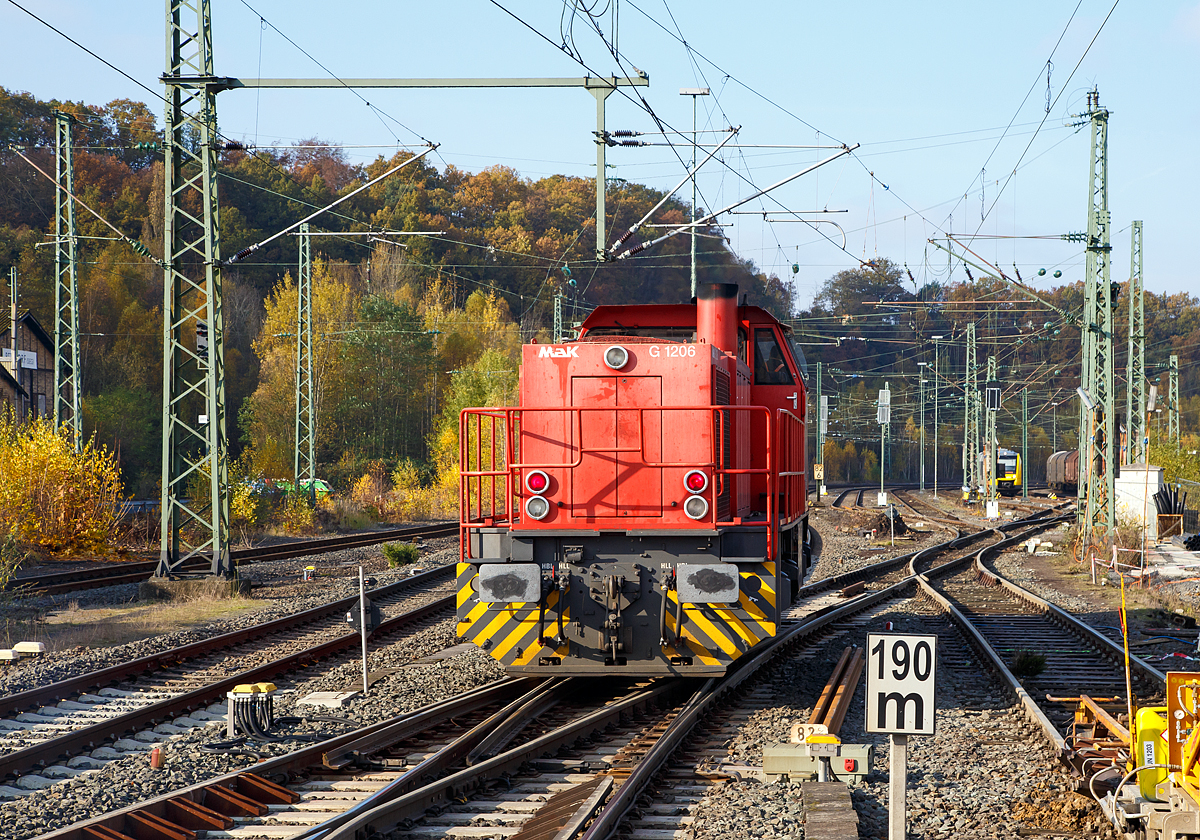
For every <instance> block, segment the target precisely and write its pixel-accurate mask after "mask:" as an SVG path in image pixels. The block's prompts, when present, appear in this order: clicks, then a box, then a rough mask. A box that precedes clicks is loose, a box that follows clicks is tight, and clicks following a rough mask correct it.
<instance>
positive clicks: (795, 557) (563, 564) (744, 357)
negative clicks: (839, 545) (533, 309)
mask: <svg viewBox="0 0 1200 840" xmlns="http://www.w3.org/2000/svg"><path fill="white" fill-rule="evenodd" d="M736 295H737V287H736V285H733V284H710V285H706V286H701V287H700V289H699V292H698V296H697V300H696V302H695V304H694V305H691V306H688V305H644V306H608V307H600V308H598V309H597V310H595V311H594V312H593V313H592V314H591V315H590V316H589V317H588V319H587V320H586V321H585V322H584V324H583V327H582V329H581V332H580V336H579V338H578V339H577V340H576V341H573V342H567V343H564V344H557V345H537V344H531V345H527V346H526V347H524V348H523V357H522V366H521V373H520V387H519V394H520V396H519V403H518V405H517V406H516V407H503V408H501V407H496V408H478V409H467V410H465V411H463V413H462V417H461V424H460V441H461V447H462V450H461V464H460V477H461V511H462V515H461V529H462V553H461V562H460V564H459V568H458V591H459V596H458V604H459V607H458V634H459V635H460V636H461V637H463V638H465V639H467V640H470V641H472V642H474V643H475V644H477V645H479V646H480V647H482V648H483V649H484V650H487V651H488V652H489V654H491V655H492V656H493V657H495V658H496V659H497V660H499V661H500V662H502V663H504V664H505V665H506V667H507V668H508V670H509V671H510V672H512V673H526V674H527V673H542V674H546V673H550V672H555V673H563V674H568V673H571V674H599V673H620V674H622V675H628V676H645V675H655V674H666V673H676V674H692V675H697V676H709V675H713V674H720V673H723V672H724V671H725V669H726V668H727V667H728V666H729V665H730V664H731V663H732V662H734V661H735V660H736V659H738V658H739V657H740V656H742V655H744V654H745V653H746V652H747V651H749V650H750V649H752V648H753V647H754V646H755V645H757V644H758V643H759V642H761V641H762V640H764V639H766V638H768V637H770V636H773V635H774V634H775V633H776V632H777V629H778V627H779V621H780V618H781V614H782V612H783V611H784V610H785V609H786V608H787V607H788V605H789V604H790V601H791V597H792V594H793V592H794V589H795V587H796V586H797V584H798V582H799V579H800V577H801V575H802V573H803V571H804V569H803V565H804V559H803V551H802V547H803V543H804V533H805V532H804V529H805V528H806V522H807V509H806V502H805V500H806V494H807V474H806V468H805V463H806V457H805V449H804V441H805V436H804V420H805V410H804V404H805V391H804V385H803V380H802V378H801V375H800V374H801V371H800V368H799V366H798V364H797V359H796V358H795V355H794V354H793V352H792V347H791V344H790V342H789V341H788V337H787V333H786V328H785V327H784V326H783V325H782V324H780V322H779V321H778V320H777V319H775V318H774V317H773V316H772V315H770V314H769V313H768V312H766V311H765V310H763V309H760V308H758V307H752V306H738V305H737V298H736Z"/></svg>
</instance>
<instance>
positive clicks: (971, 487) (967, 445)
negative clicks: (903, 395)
mask: <svg viewBox="0 0 1200 840" xmlns="http://www.w3.org/2000/svg"><path fill="white" fill-rule="evenodd" d="M963 406H964V408H963V411H964V419H965V422H964V423H963V498H969V497H970V496H971V494H972V493H976V492H978V489H979V481H978V480H977V478H978V471H979V376H978V371H977V370H976V364H975V324H973V323H971V324H967V370H966V382H965V384H964V401H963Z"/></svg>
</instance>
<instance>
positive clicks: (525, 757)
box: [321, 680, 682, 840]
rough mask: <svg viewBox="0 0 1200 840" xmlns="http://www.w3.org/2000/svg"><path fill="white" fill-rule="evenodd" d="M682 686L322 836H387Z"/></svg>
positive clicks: (648, 692) (349, 839) (617, 707)
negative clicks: (484, 784)
mask: <svg viewBox="0 0 1200 840" xmlns="http://www.w3.org/2000/svg"><path fill="white" fill-rule="evenodd" d="M681 682H682V681H680V680H661V681H659V682H657V683H656V684H654V685H652V686H651V687H649V688H645V689H636V690H634V691H633V692H632V693H631V694H629V695H627V696H626V697H624V698H622V699H620V700H618V701H615V702H612V703H609V704H607V705H605V706H602V707H601V708H599V709H597V710H596V711H594V712H591V713H590V714H587V715H585V716H583V717H581V718H576V719H575V720H573V721H571V722H570V723H567V724H566V725H564V726H561V727H558V728H556V729H554V730H552V731H550V732H547V733H545V734H543V735H540V736H538V737H537V738H534V739H532V740H530V741H529V742H527V743H525V744H522V745H521V746H519V747H514V748H512V749H510V750H507V751H506V752H503V753H501V754H500V755H497V756H494V757H492V758H489V759H487V760H485V761H482V762H480V763H479V764H476V765H474V766H471V767H467V768H465V769H463V770H459V771H458V772H456V773H452V774H451V775H449V776H446V777H445V778H443V779H439V780H437V781H435V782H432V783H430V784H429V785H426V786H425V787H422V788H418V789H417V790H413V791H410V792H409V793H406V794H404V795H403V796H400V797H398V798H396V799H394V800H392V801H390V802H385V803H382V804H380V805H378V806H376V807H374V808H370V809H369V810H366V811H365V812H364V813H362V814H359V815H358V816H356V817H355V818H354V819H353V820H349V821H347V822H345V823H343V824H341V825H338V826H337V827H335V828H333V829H332V830H330V831H328V832H326V833H324V834H323V835H321V837H322V840H358V838H363V837H369V836H373V835H376V834H386V833H387V832H389V831H391V830H392V829H394V828H396V827H397V826H399V825H400V824H401V823H402V822H403V821H404V820H408V819H413V818H416V817H419V816H421V815H423V814H424V813H425V812H426V811H427V810H428V809H430V808H436V807H439V806H442V805H444V804H445V803H447V802H448V801H450V800H451V799H453V798H455V797H461V796H464V795H466V794H468V793H470V792H471V791H473V790H476V789H478V788H479V787H480V786H481V785H482V784H483V783H485V782H486V781H488V780H490V779H494V778H496V777H497V776H500V775H504V774H512V773H516V772H517V771H518V770H520V768H521V766H522V765H524V764H525V763H526V762H528V761H532V760H534V759H537V758H540V757H542V756H544V755H547V754H548V753H551V752H553V751H555V750H557V749H560V748H561V747H565V746H569V745H570V744H574V743H575V742H576V741H578V740H579V739H581V738H583V737H586V736H588V735H592V734H595V733H597V732H601V731H603V730H604V729H605V728H607V727H608V726H611V725H615V724H617V723H619V722H620V720H621V718H622V717H623V716H628V715H630V714H632V713H633V712H635V711H636V710H638V709H641V708H644V707H646V706H648V705H649V704H651V703H652V702H653V701H655V700H656V699H658V698H659V697H662V696H663V695H665V694H668V693H670V692H673V691H677V690H678V689H679V686H680V684H681Z"/></svg>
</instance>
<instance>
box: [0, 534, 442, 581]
mask: <svg viewBox="0 0 1200 840" xmlns="http://www.w3.org/2000/svg"><path fill="white" fill-rule="evenodd" d="M456 534H458V524H457V523H454V522H450V523H437V524H435V525H414V526H406V527H404V528H393V529H391V530H388V531H373V532H369V533H365V534H348V535H346V536H341V537H323V538H321V539H316V540H297V541H294V542H288V543H280V544H278V545H270V546H259V547H258V548H239V549H235V550H234V551H232V552H231V554H232V557H233V560H234V562H235V563H260V562H266V561H269V560H286V559H288V558H291V557H307V556H309V555H312V554H324V553H325V552H329V551H341V550H344V549H348V548H361V547H363V546H368V545H378V544H379V543H384V542H390V541H392V540H401V539H411V538H413V537H429V538H436V537H450V536H455V535H456ZM211 565H212V564H211V562H210V560H209V559H208V558H206V557H204V556H201V555H198V556H197V557H196V558H193V559H192V560H191V561H189V562H188V563H185V564H184V566H183V569H184V570H185V571H189V572H204V571H205V570H207V569H209V568H210V567H211ZM157 568H158V561H157V560H147V561H137V562H133V563H112V564H110V565H106V566H104V567H101V568H90V569H77V570H75V571H71V572H50V573H47V574H44V575H30V576H28V577H18V578H13V579H11V580H9V581H7V582H6V583H5V584H4V587H3V588H4V590H6V591H11V592H15V593H18V594H21V595H25V594H33V593H37V594H43V595H50V594H57V593H62V592H76V591H79V590H82V589H98V588H100V587H102V586H116V585H118V584H122V583H140V582H141V581H143V580H145V579H147V578H148V577H149V576H150V575H152V574H154V571H155V570H156V569H157Z"/></svg>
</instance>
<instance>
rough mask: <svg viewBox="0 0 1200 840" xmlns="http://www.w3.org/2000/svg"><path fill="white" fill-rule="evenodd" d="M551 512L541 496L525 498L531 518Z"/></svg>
mask: <svg viewBox="0 0 1200 840" xmlns="http://www.w3.org/2000/svg"><path fill="white" fill-rule="evenodd" d="M701 501H703V500H701ZM549 512H550V503H549V502H548V501H546V500H545V499H543V498H542V497H541V496H530V497H529V498H528V499H526V500H525V513H526V515H527V516H529V518H530V519H545V518H546V514H548V513H549Z"/></svg>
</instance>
